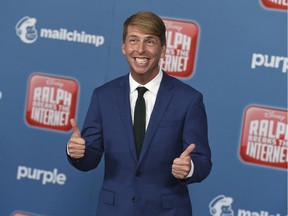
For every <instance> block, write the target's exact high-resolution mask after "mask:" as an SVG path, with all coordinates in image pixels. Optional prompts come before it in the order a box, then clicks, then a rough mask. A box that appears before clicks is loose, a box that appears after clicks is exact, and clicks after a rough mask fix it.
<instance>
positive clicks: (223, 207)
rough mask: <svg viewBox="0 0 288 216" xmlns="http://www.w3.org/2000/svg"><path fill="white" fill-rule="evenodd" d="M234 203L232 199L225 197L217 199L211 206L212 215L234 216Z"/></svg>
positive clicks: (220, 196) (221, 196)
mask: <svg viewBox="0 0 288 216" xmlns="http://www.w3.org/2000/svg"><path fill="white" fill-rule="evenodd" d="M232 202H233V199H232V198H231V197H225V196H224V195H219V196H217V197H215V198H214V199H213V200H212V201H211V202H210V204H209V209H210V214H211V215H213V216H234V212H233V210H232Z"/></svg>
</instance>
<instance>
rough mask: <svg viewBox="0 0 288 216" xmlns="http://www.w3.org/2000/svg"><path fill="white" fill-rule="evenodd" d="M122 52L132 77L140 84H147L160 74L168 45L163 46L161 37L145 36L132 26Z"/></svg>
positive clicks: (129, 28)
mask: <svg viewBox="0 0 288 216" xmlns="http://www.w3.org/2000/svg"><path fill="white" fill-rule="evenodd" d="M122 52H123V54H124V55H125V56H126V59H127V61H128V64H129V66H130V72H131V75H132V77H133V78H134V79H135V80H136V81H137V82H138V83H141V84H146V83H147V82H149V81H150V80H152V79H153V78H154V77H155V76H156V75H157V74H158V71H159V68H158V63H159V61H160V59H161V58H163V57H164V56H165V52H166V45H164V46H161V43H160V39H159V37H157V36H155V35H149V34H144V33H143V31H141V30H140V29H139V28H138V27H137V26H136V25H130V26H128V28H127V36H126V39H125V41H124V42H123V44H122Z"/></svg>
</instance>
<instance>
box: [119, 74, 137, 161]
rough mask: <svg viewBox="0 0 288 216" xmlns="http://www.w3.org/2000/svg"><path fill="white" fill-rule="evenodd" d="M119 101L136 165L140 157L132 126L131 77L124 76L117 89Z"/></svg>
mask: <svg viewBox="0 0 288 216" xmlns="http://www.w3.org/2000/svg"><path fill="white" fill-rule="evenodd" d="M116 91H117V92H116V95H117V100H118V104H119V106H118V107H119V110H120V114H121V118H122V121H123V127H124V128H125V131H126V134H125V135H126V137H127V139H128V145H129V147H130V150H131V154H132V156H133V159H134V161H135V163H137V161H138V157H137V154H136V148H135V140H134V133H133V126H132V118H131V107H130V98H129V96H130V86H129V75H127V76H124V77H123V79H122V80H121V81H120V83H119V89H116Z"/></svg>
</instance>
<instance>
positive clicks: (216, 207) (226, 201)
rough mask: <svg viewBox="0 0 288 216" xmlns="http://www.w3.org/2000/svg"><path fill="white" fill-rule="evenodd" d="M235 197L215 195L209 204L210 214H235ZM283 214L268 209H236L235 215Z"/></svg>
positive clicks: (273, 215) (265, 215)
mask: <svg viewBox="0 0 288 216" xmlns="http://www.w3.org/2000/svg"><path fill="white" fill-rule="evenodd" d="M232 203H233V198H231V197H227V196H224V195H219V196H217V197H215V198H214V199H213V200H212V201H211V202H210V204H209V210H210V215H212V216H234V210H233V209H232ZM254 215H255V216H281V215H280V214H279V213H277V214H271V213H270V212H268V211H264V210H260V211H259V212H258V211H251V210H247V209H236V211H235V216H254Z"/></svg>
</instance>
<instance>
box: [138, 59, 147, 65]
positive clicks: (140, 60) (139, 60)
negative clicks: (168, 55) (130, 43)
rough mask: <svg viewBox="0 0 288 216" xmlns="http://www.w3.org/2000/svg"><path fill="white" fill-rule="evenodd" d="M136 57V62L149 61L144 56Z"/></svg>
mask: <svg viewBox="0 0 288 216" xmlns="http://www.w3.org/2000/svg"><path fill="white" fill-rule="evenodd" d="M135 59H136V62H137V63H139V64H144V63H146V62H147V61H148V59H146V58H145V59H143V58H135Z"/></svg>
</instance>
